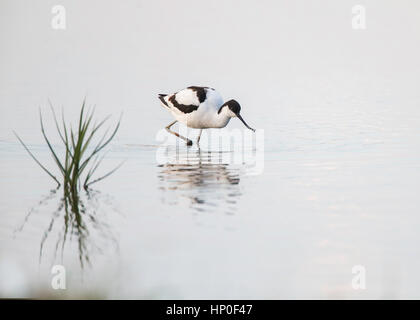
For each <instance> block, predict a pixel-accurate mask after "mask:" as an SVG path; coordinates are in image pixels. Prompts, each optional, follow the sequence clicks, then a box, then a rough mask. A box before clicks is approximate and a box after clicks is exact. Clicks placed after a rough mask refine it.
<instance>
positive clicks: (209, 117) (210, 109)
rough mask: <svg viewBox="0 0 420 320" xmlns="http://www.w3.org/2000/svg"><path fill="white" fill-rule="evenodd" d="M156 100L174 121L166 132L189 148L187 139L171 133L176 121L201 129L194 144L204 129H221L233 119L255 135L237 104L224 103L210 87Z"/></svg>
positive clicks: (193, 88) (163, 95)
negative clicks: (179, 139) (237, 120)
mask: <svg viewBox="0 0 420 320" xmlns="http://www.w3.org/2000/svg"><path fill="white" fill-rule="evenodd" d="M159 99H160V101H161V102H162V105H163V106H164V107H165V108H166V109H168V110H169V111H170V112H171V113H172V115H173V116H174V117H175V119H176V120H175V121H174V122H171V123H170V124H169V125H168V126H167V127H166V130H167V131H168V132H169V133H172V134H174V135H176V136H177V137H179V138H181V139H183V140H185V141H186V142H187V145H189V146H190V145H192V141H191V140H190V139H188V138H186V137H183V136H181V135H180V134H178V133H177V132H174V131H172V130H171V127H172V126H173V125H174V124H175V123H176V122H178V121H179V122H181V123H183V124H185V125H186V126H187V127H189V128H194V129H200V133H199V135H198V138H197V144H199V142H200V137H201V133H202V131H203V129H209V128H224V127H226V125H227V124H228V123H229V121H230V119H231V118H234V117H237V118H239V120H241V121H242V122H243V124H244V125H245V126H246V127H247V128H248V129H250V130H252V131H254V132H255V129H252V128H251V127H250V126H248V125H247V124H246V122H245V120H244V119H243V118H242V117H241V114H240V112H241V106H240V105H239V103H238V102H237V101H236V100H233V99H232V100H229V101H227V102H225V103H223V98H222V96H221V95H220V94H219V93H218V92H217V91H216V90H214V89H213V88H209V87H197V86H191V87H188V88H186V89H183V90H181V91H178V92H176V93H173V94H159Z"/></svg>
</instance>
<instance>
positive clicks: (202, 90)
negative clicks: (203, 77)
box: [188, 86, 210, 103]
mask: <svg viewBox="0 0 420 320" xmlns="http://www.w3.org/2000/svg"><path fill="white" fill-rule="evenodd" d="M188 89H191V90H192V91H194V92H195V93H196V95H197V98H198V101H200V103H202V102H204V100H206V96H207V90H206V89H210V88H209V87H197V86H191V87H188Z"/></svg>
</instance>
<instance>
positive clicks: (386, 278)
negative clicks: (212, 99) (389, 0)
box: [0, 1, 420, 299]
mask: <svg viewBox="0 0 420 320" xmlns="http://www.w3.org/2000/svg"><path fill="white" fill-rule="evenodd" d="M11 3H12V2H8V5H7V6H5V10H4V11H1V12H9V13H10V14H8V15H6V16H4V17H3V18H4V19H0V20H2V21H3V24H4V25H5V29H2V30H5V31H3V32H2V31H0V32H1V33H0V35H1V36H2V40H3V42H2V43H4V44H6V45H5V49H4V51H3V58H2V59H1V60H0V61H1V62H0V63H1V67H2V69H3V70H4V72H2V73H0V74H1V75H0V84H1V86H0V88H1V90H0V106H1V119H0V121H1V126H0V156H1V157H0V180H1V197H0V214H1V224H0V297H13V296H14V297H99V298H158V299H160V298H181V299H183V298H194V299H201V298H219V299H220V298H233V299H234V298H237V299H240V298H255V299H262V298H269V299H273V298H321V299H324V298H350V299H353V298H362V299H363V298H420V294H419V290H418V283H419V282H420V276H419V273H418V270H419V268H420V255H419V253H418V248H417V244H418V243H419V240H420V235H419V233H418V230H419V227H420V217H419V209H418V208H419V207H420V199H419V197H418V190H419V189H420V188H419V187H420V170H419V169H420V161H419V160H420V137H419V128H420V108H419V105H420V95H419V92H418V88H417V84H418V75H419V74H420V65H419V63H418V56H419V54H420V52H419V49H420V46H419V43H418V40H416V39H418V30H420V28H418V21H420V20H419V19H417V17H416V12H420V11H419V10H417V9H418V8H417V5H413V6H414V8H412V9H413V10H408V9H407V8H405V9H404V8H401V7H399V5H397V2H395V4H394V5H392V4H386V5H385V4H382V3H381V2H375V1H373V2H372V4H371V5H370V6H369V8H371V9H370V10H372V11H371V12H372V14H373V16H372V19H371V20H368V21H370V22H369V23H370V24H369V25H368V29H367V30H366V31H365V33H355V31H353V30H351V28H350V27H349V23H350V22H349V21H348V18H349V16H350V12H351V11H350V10H348V8H351V5H352V3H350V2H348V3H347V2H346V1H344V2H340V4H338V3H337V2H335V1H325V3H324V4H323V5H321V6H320V7H319V8H318V7H316V8H315V7H313V8H312V9H313V10H315V12H316V13H317V14H318V15H314V16H308V14H304V12H307V10H303V11H302V10H300V9H299V5H298V4H296V3H300V4H301V5H303V2H302V3H301V2H296V1H295V2H293V3H295V4H293V3H292V2H287V3H288V4H287V6H286V8H288V10H285V9H284V7H276V6H278V5H276V4H274V3H273V4H272V6H271V7H273V6H274V7H275V8H276V9H277V10H272V8H271V7H270V6H267V7H264V8H262V7H260V6H259V5H257V4H255V3H253V4H251V3H248V4H246V5H245V4H244V6H243V7H241V8H231V7H229V6H228V7H225V11H224V12H221V13H220V14H221V16H220V17H219V20H220V21H219V20H218V22H219V23H218V24H217V26H214V28H211V30H210V29H208V28H207V26H208V24H207V23H206V21H207V20H206V21H204V22H202V21H201V20H200V21H195V20H194V21H193V22H194V28H191V25H190V22H188V21H189V19H178V20H177V21H178V22H177V24H176V25H175V26H174V24H171V23H169V22H168V23H167V24H166V23H162V22H158V21H155V19H152V18H150V17H153V16H154V15H155V14H157V12H161V11H160V7H159V5H158V4H156V3H160V2H158V1H157V2H156V3H155V2H154V3H155V4H145V3H142V5H141V6H135V5H134V4H133V3H131V4H130V5H126V6H124V5H114V7H108V6H106V5H104V6H105V7H104V8H102V9H103V10H105V12H108V13H111V12H112V14H113V15H114V17H115V21H120V22H121V21H124V23H119V24H118V25H117V26H116V25H114V24H110V23H109V19H106V20H107V22H106V23H105V22H104V21H103V19H104V18H101V17H97V16H95V15H94V13H95V12H97V10H96V9H97V8H96V7H95V6H93V5H84V4H83V5H81V4H72V5H71V10H73V12H77V10H83V12H85V14H84V15H81V16H79V20H77V22H76V21H75V20H72V19H71V17H72V16H71V14H70V16H69V18H68V19H69V29H68V30H66V31H65V32H66V33H62V34H59V33H56V32H55V33H54V32H53V31H51V30H49V29H48V27H49V25H47V26H44V24H43V23H42V22H40V21H41V20H40V21H38V19H37V18H36V17H40V16H43V15H44V13H42V11H41V9H39V8H43V6H37V7H36V8H35V7H32V5H30V8H29V9H31V10H29V9H28V12H26V11H25V10H20V9H22V8H26V7H25V6H24V5H23V3H20V2H16V3H18V4H16V5H12V4H11ZM343 3H347V4H348V8H347V7H345V5H344V4H343ZM160 4H161V5H163V3H160ZM347 4H346V5H347ZM305 5H306V2H305ZM45 8H46V12H49V7H48V6H47V5H46V6H45ZM45 8H44V9H45ZM270 8H271V9H270ZM12 9H13V10H12ZM69 9H70V8H69ZM172 9H173V10H176V8H172ZM200 9H202V7H201V5H199V4H197V5H196V6H195V5H194V7H191V8H190V9H189V10H191V12H199V11H200V12H201V10H200ZM216 9H217V8H216V7H214V8H209V10H210V11H211V12H212V10H215V11H217V10H216ZM14 10H16V12H21V14H22V15H23V16H21V17H20V18H19V19H22V21H31V22H32V24H31V27H30V28H29V27H28V24H27V23H24V24H19V23H18V22H16V21H12V19H11V18H8V16H13V14H14V15H16V12H15V11H14ZM33 10H35V11H33ZM71 10H70V11H71ZM234 10H240V12H241V14H240V15H236V16H238V18H237V19H238V21H237V24H238V25H243V26H248V24H247V21H250V20H252V21H254V18H255V17H254V12H257V13H258V21H260V23H258V24H256V25H255V26H253V28H249V27H245V29H246V30H245V31H246V32H245V34H242V33H240V32H239V31H238V30H239V29H238V30H236V29H235V28H233V29H232V30H231V28H226V27H231V26H229V25H226V24H227V23H228V21H231V19H226V20H225V19H224V18H226V17H228V16H229V13H230V14H232V12H233V11H234ZM29 11H31V12H34V13H29ZM165 12H166V11H165ZM168 12H170V11H168ZM191 12H190V11H188V10H187V11H186V12H179V15H181V17H183V16H184V15H185V16H184V18H187V17H191ZM398 14H401V16H403V17H404V18H400V19H397V18H395V17H399V15H398ZM165 15H166V13H165ZM225 15H226V16H225ZM389 15H391V16H392V17H393V19H391V20H388V17H389ZM149 16H150V17H149ZM93 17H96V19H97V20H95V21H96V23H92V22H91V20H92V18H93ZM210 17H211V15H210V16H209V17H208V19H210ZM47 18H48V17H46V19H47ZM167 18H168V19H170V18H169V17H167ZM321 18H322V19H321ZM206 19H207V18H206ZM346 19H347V20H346ZM210 20H211V19H210ZM210 20H209V21H210ZM19 21H21V20H19ZM47 21H48V19H47ZM235 21H236V20H235ZM191 23H192V22H191ZM70 26H71V27H70ZM331 26H334V28H331ZM45 28H46V29H45ZM273 29H275V30H276V37H281V38H282V39H283V40H282V41H278V42H275V41H274V40H273V37H272V35H271V36H270V34H271V33H272V30H273ZM196 30H198V31H199V32H201V33H202V34H204V35H206V36H203V37H197V34H195V32H196ZM235 30H236V31H235ZM288 30H289V31H288ZM290 30H294V33H293V37H291V35H290ZM146 31H147V32H146ZM210 31H211V32H210ZM241 31H243V30H242V29H241ZM179 34H183V36H182V37H181V36H179V37H178V36H177V38H176V39H177V42H176V43H175V42H173V41H175V40H168V41H169V44H168V45H169V46H171V47H172V51H171V54H166V53H165V52H167V51H165V50H164V49H165V47H159V46H162V44H161V43H162V42H161V40H160V39H162V38H163V36H165V37H164V38H165V39H175V38H174V37H175V35H179ZM139 35H141V41H140V40H137V39H138V38H137V37H139ZM210 36H214V37H215V39H216V38H217V39H219V40H220V45H222V46H223V47H224V48H225V49H226V50H223V53H224V55H223V57H219V53H220V51H219V50H215V49H214V48H213V47H212V46H211V43H209V41H208V39H209V37H210ZM232 37H234V38H235V39H236V40H235V41H236V42H235V45H232ZM191 38H194V39H196V41H195V42H194V43H193V44H191V41H190V39H191ZM292 38H293V39H294V40H293V39H292ZM389 38H392V39H394V41H395V42H396V43H395V45H393V46H386V45H385V43H386V41H387V39H389ZM40 43H43V44H44V45H43V46H41V45H40ZM175 44H176V46H175ZM251 44H252V45H251ZM255 44H257V45H255ZM303 44H305V45H303ZM178 46H179V47H178ZM191 46H192V48H193V49H194V48H195V49H197V50H193V51H189V50H187V51H188V52H186V51H185V50H181V49H179V48H191ZM32 47H36V48H38V50H29V48H32ZM22 48H24V49H25V50H22ZM86 48H90V50H85V49H86ZM109 48H113V49H112V50H109ZM150 48H154V49H153V50H152V49H150ZM157 48H160V49H161V50H158V49H157ZM308 48H310V49H311V50H309V49H308ZM26 49H28V50H26ZM105 49H106V50H105ZM255 57H259V58H258V59H257V62H255ZM210 58H211V59H210ZM203 61H207V62H208V61H212V63H209V64H208V63H207V64H203V63H202V62H203ZM254 62H255V63H254ZM198 70H199V71H198ZM41 71H42V73H41ZM39 74H43V76H42V77H39ZM5 75H7V76H5ZM191 81H193V82H194V81H195V82H197V83H190V82H191ZM190 84H205V85H210V86H212V87H216V88H217V89H218V90H221V91H222V93H223V94H224V96H226V97H231V96H234V97H237V99H238V100H239V101H240V102H241V105H242V108H243V116H244V118H245V120H246V121H247V122H248V123H249V124H250V125H251V126H252V127H256V128H257V129H258V130H257V132H260V133H262V134H263V135H262V136H261V137H263V138H262V139H263V140H262V141H263V145H262V147H263V148H262V150H263V151H262V157H261V153H260V154H259V155H260V157H258V152H256V149H255V148H253V147H250V148H246V149H245V151H244V152H241V153H240V154H239V153H238V152H237V151H234V150H233V151H232V150H225V149H224V148H216V147H214V146H211V145H210V146H206V145H205V144H204V145H203V146H202V148H201V149H200V150H199V149H198V148H197V147H196V146H193V147H191V148H188V147H186V146H184V145H183V144H182V143H180V144H179V145H178V146H177V145H176V139H174V138H172V137H168V136H167V135H166V133H165V132H164V131H162V130H161V128H163V127H164V126H165V125H167V124H168V123H169V122H170V121H171V117H170V115H169V114H167V113H166V111H165V110H164V109H162V108H161V107H160V106H159V103H158V101H157V99H156V94H157V93H159V92H160V91H162V92H170V90H176V89H180V88H181V87H183V86H187V85H190ZM86 90H88V102H90V103H91V104H96V105H97V114H98V117H101V116H102V115H106V114H112V115H113V116H114V119H115V118H117V117H118V115H119V113H120V112H121V111H124V114H123V118H122V124H121V129H120V131H119V132H118V135H117V138H116V139H115V140H114V141H113V143H112V145H111V146H110V150H109V153H108V155H107V157H106V159H105V161H104V162H103V168H102V169H101V171H102V172H104V173H105V172H106V171H107V169H112V168H113V167H115V166H116V165H118V164H119V163H121V161H124V164H123V165H122V167H121V168H120V169H119V170H118V171H116V172H115V173H114V174H113V175H111V176H110V177H108V178H107V179H105V180H103V181H101V182H99V183H98V184H96V185H94V186H93V188H92V190H91V191H90V193H85V192H83V191H82V192H81V193H80V201H81V203H82V204H80V203H79V205H80V209H81V212H82V213H81V214H80V216H79V218H80V219H81V220H80V221H79V222H80V224H79V226H83V228H81V229H77V227H76V229H73V231H69V233H68V234H67V236H64V235H65V233H64V230H65V226H66V220H65V216H66V215H65V212H66V211H65V207H63V199H62V198H63V195H62V190H61V189H58V190H55V189H54V187H55V186H54V182H53V181H52V180H51V179H50V178H49V177H48V176H47V175H46V174H45V173H44V172H42V170H40V169H39V167H37V165H36V164H35V163H34V162H33V160H32V159H30V157H29V156H28V155H27V153H26V152H25V150H24V149H23V148H22V146H21V145H20V144H19V143H18V141H17V140H16V138H15V137H14V135H13V133H12V130H15V131H17V132H18V133H19V135H20V136H21V137H22V138H23V139H24V140H25V141H26V142H27V143H28V144H29V145H30V148H31V150H33V152H34V153H35V154H36V156H37V157H39V159H40V160H41V161H42V162H43V163H46V165H47V166H48V167H50V168H52V167H53V162H52V159H51V158H50V155H49V151H48V149H47V147H46V146H45V145H44V144H43V141H42V136H41V134H40V131H39V121H38V106H41V107H42V111H43V113H44V115H45V119H49V120H50V121H49V122H48V120H46V127H47V128H46V129H47V132H48V133H49V134H50V135H51V136H52V139H53V141H54V143H55V146H57V148H58V150H61V152H62V151H63V149H62V148H61V149H60V146H59V144H58V143H59V140H58V137H56V136H54V134H53V132H54V130H55V129H54V124H53V122H52V121H51V120H52V119H51V117H50V115H49V113H48V111H49V110H48V106H47V98H51V100H52V102H53V104H55V105H56V107H57V108H61V106H63V110H64V111H65V114H66V117H68V118H69V119H71V120H76V119H77V113H78V110H79V106H80V104H81V100H82V99H83V96H84V95H85V94H86ZM234 129H235V130H237V129H240V131H235V132H240V133H241V134H242V133H245V131H243V130H244V129H243V127H242V126H241V124H240V122H239V121H237V120H232V121H231V123H230V124H229V126H228V128H225V129H223V130H222V131H221V132H222V133H223V134H225V135H227V134H229V133H230V132H233V130H234ZM189 134H190V136H191V137H193V136H194V135H195V134H196V132H194V131H191V132H189ZM165 139H167V140H166V141H163V140H165ZM204 141H205V140H204ZM163 142H165V143H166V144H163ZM260 147H261V145H260ZM258 150H261V149H258ZM162 155H165V156H164V157H163V159H164V160H168V161H166V162H165V161H162ZM232 159H242V160H243V161H232ZM256 169H257V170H256ZM78 208H79V207H78ZM64 239H66V240H65V245H64V247H63V246H62V244H63V240H64ZM41 244H42V252H41ZM82 263H83V268H82ZM55 264H62V265H64V266H65V268H66V276H67V289H66V290H53V289H52V287H51V279H52V277H53V275H52V274H51V267H52V266H53V265H55ZM357 265H362V266H364V267H365V269H366V289H365V290H355V289H353V287H352V279H353V278H354V276H355V275H354V274H353V273H352V268H353V267H354V266H357Z"/></svg>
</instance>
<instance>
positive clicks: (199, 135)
mask: <svg viewBox="0 0 420 320" xmlns="http://www.w3.org/2000/svg"><path fill="white" fill-rule="evenodd" d="M202 132H203V129H200V133H199V134H198V138H197V144H200V138H201V133H202Z"/></svg>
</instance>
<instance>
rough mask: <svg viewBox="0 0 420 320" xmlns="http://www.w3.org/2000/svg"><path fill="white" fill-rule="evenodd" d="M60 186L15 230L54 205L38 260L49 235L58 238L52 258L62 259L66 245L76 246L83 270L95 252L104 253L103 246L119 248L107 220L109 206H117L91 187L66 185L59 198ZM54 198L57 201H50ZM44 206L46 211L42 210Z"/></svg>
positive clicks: (32, 210)
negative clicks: (68, 187)
mask: <svg viewBox="0 0 420 320" xmlns="http://www.w3.org/2000/svg"><path fill="white" fill-rule="evenodd" d="M60 189H61V188H57V189H54V190H51V191H50V193H49V194H48V195H47V196H45V197H44V198H43V199H42V200H41V201H40V202H39V203H38V204H37V205H36V206H34V207H33V208H32V209H31V210H30V211H29V212H28V214H27V215H26V217H25V219H24V222H23V223H22V225H21V226H20V227H19V228H18V229H17V230H16V232H20V231H22V230H23V229H24V227H25V225H26V224H27V223H28V222H29V220H30V217H31V215H32V214H34V213H41V212H42V211H46V210H48V211H49V208H50V206H51V205H53V206H55V208H56V209H55V210H53V213H52V216H51V219H50V222H49V224H48V225H47V227H46V228H45V230H44V232H43V235H42V238H41V243H40V252H39V259H40V262H41V260H42V257H43V255H44V254H45V248H46V247H47V241H48V240H49V239H50V238H56V240H55V244H54V243H53V245H52V246H49V247H53V248H54V249H53V252H52V256H53V258H52V260H53V261H55V260H56V259H57V255H58V254H59V255H60V260H61V261H62V260H63V256H64V251H65V248H66V245H67V247H71V246H74V245H75V246H76V248H77V249H76V251H77V254H78V258H79V262H80V266H81V268H82V269H83V268H84V267H85V266H86V265H91V255H92V254H93V253H99V254H102V253H104V252H103V248H107V250H109V248H110V247H113V248H114V249H115V250H118V241H117V238H116V236H115V235H114V233H113V230H112V228H111V227H110V225H109V224H108V223H107V222H106V220H107V214H106V212H107V207H109V208H110V209H111V210H112V211H113V212H115V210H116V208H115V207H113V206H112V199H111V198H110V197H109V196H107V195H104V194H102V193H100V192H99V191H96V190H93V189H91V188H88V189H83V191H78V190H77V189H67V188H64V190H63V191H64V192H63V193H62V197H61V198H58V196H59V194H60V193H59V192H57V191H58V190H60ZM54 200H55V204H51V202H53V201H54ZM43 208H45V209H46V210H43Z"/></svg>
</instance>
